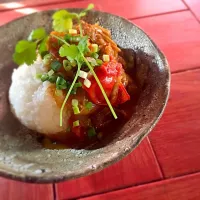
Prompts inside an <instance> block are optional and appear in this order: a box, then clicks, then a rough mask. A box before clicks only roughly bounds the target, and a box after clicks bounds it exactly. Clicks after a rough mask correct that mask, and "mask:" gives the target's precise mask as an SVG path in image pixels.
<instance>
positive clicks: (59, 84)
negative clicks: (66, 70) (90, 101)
mask: <svg viewBox="0 0 200 200" xmlns="http://www.w3.org/2000/svg"><path fill="white" fill-rule="evenodd" d="M56 88H57V89H58V90H63V89H66V88H67V82H66V80H65V79H64V78H62V77H58V78H57V80H56Z"/></svg>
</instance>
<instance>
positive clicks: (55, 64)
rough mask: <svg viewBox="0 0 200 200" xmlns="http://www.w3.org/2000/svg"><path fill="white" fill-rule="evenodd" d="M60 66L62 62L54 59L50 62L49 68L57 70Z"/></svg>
mask: <svg viewBox="0 0 200 200" xmlns="http://www.w3.org/2000/svg"><path fill="white" fill-rule="evenodd" d="M61 67H62V64H61V63H60V62H59V61H57V60H54V61H53V62H52V63H51V69H53V70H54V71H58V70H59V69H60V68H61Z"/></svg>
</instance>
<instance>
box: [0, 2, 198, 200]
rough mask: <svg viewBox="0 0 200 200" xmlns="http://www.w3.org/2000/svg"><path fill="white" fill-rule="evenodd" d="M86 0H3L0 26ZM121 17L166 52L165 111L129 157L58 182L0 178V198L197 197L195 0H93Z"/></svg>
mask: <svg viewBox="0 0 200 200" xmlns="http://www.w3.org/2000/svg"><path fill="white" fill-rule="evenodd" d="M90 2H91V1H90V0H76V1H72V0H71V1H70V0H59V1H57V0H44V1H40V0H22V1H20V0H18V1H17V0H16V2H11V1H10V0H4V2H3V3H2V1H1V4H0V25H3V24H5V23H7V22H9V21H11V20H13V19H15V18H18V17H20V16H23V15H26V14H29V13H33V12H37V11H40V10H47V9H55V8H67V7H85V6H86V5H87V4H88V3H90ZM93 2H94V3H95V5H96V9H97V10H102V11H106V12H110V13H113V14H117V15H120V16H123V17H125V18H128V19H129V20H131V21H132V22H134V23H135V24H137V25H139V26H140V27H142V28H143V29H144V30H145V31H146V32H147V33H148V34H149V35H150V36H151V37H152V38H153V40H154V41H155V42H156V43H157V44H158V46H159V47H160V48H161V50H162V51H163V52H164V53H165V54H166V56H167V58H168V61H169V63H170V66H171V72H172V86H171V94H170V98H169V103H168V106H167V108H166V111H165V113H164V115H163V117H162V119H161V120H160V122H159V123H158V125H157V126H156V128H155V129H154V130H153V131H152V133H151V134H150V135H149V137H147V138H146V139H145V140H144V141H143V142H142V143H141V145H140V146H139V147H138V148H137V149H136V150H134V151H133V152H132V153H131V154H130V155H129V156H127V157H126V158H124V159H123V160H122V161H120V162H118V163H117V164H115V165H113V166H111V167H109V168H107V169H105V170H103V171H101V172H99V173H96V174H93V175H91V176H87V177H84V178H80V179H77V180H72V181H68V182H63V183H59V184H54V185H52V184H49V185H38V184H26V183H21V182H16V181H11V180H7V179H4V178H0V199H2V200H52V199H58V200H64V199H81V200H97V199H100V200H112V199H113V200H200V0H117V1H115V0H101V1H100V0H99V1H98V0H93Z"/></svg>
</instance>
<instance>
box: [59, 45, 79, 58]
mask: <svg viewBox="0 0 200 200" xmlns="http://www.w3.org/2000/svg"><path fill="white" fill-rule="evenodd" d="M59 54H60V56H61V57H65V56H66V57H67V58H68V59H69V60H72V59H73V60H74V59H75V58H76V57H77V55H78V54H79V50H78V47H77V46H76V45H70V46H67V45H66V44H64V45H62V46H61V47H60V49H59Z"/></svg>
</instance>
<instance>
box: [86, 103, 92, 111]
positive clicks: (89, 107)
mask: <svg viewBox="0 0 200 200" xmlns="http://www.w3.org/2000/svg"><path fill="white" fill-rule="evenodd" d="M92 105H93V104H92V102H90V101H89V102H87V103H86V104H85V107H86V108H87V110H91V109H92Z"/></svg>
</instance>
